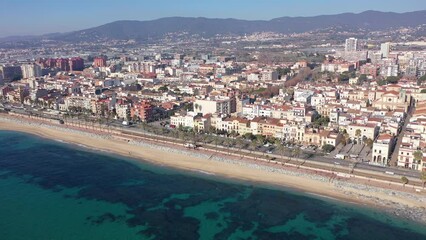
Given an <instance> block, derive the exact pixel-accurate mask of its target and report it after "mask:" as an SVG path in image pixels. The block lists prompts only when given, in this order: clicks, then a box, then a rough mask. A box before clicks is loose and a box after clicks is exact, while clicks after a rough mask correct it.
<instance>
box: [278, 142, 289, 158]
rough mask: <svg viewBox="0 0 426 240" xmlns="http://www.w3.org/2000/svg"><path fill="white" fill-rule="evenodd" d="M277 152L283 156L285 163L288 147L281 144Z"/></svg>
mask: <svg viewBox="0 0 426 240" xmlns="http://www.w3.org/2000/svg"><path fill="white" fill-rule="evenodd" d="M277 150H278V152H279V153H280V155H281V160H282V162H284V153H285V151H286V150H287V149H286V147H284V145H282V144H279V145H277Z"/></svg>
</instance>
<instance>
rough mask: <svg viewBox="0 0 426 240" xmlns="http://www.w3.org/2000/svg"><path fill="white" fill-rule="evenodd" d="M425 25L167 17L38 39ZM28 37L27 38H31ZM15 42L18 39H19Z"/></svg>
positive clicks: (415, 15) (386, 19) (364, 17)
mask: <svg viewBox="0 0 426 240" xmlns="http://www.w3.org/2000/svg"><path fill="white" fill-rule="evenodd" d="M422 24H426V10H422V11H416V12H407V13H393V12H378V11H366V12H362V13H358V14H355V13H342V14H336V15H322V16H315V17H281V18H275V19H271V20H238V19H232V18H230V19H215V18H202V17H198V18H195V17H168V18H161V19H157V20H150V21H128V20H123V21H115V22H111V23H107V24H104V25H101V26H98V27H93V28H88V29H84V30H79V31H73V32H68V33H55V34H46V35H43V36H38V37H41V38H43V39H51V40H59V41H73V42H79V41H93V40H97V39H116V40H129V39H134V40H138V41H144V40H148V39H156V38H161V37H164V36H165V35H167V34H170V33H182V32H185V33H188V34H198V35H200V36H203V37H212V36H215V35H217V34H221V35H223V34H232V35H244V34H251V33H254V32H276V33H284V34H288V33H303V32H308V31H315V30H321V29H326V28H340V29H347V30H350V31H356V30H357V29H362V30H367V31H380V30H390V29H394V28H400V27H416V26H419V25H422ZM26 38H27V39H28V37H26ZM4 39H6V38H4ZM4 39H3V40H4ZM9 39H10V37H9ZM12 39H13V40H16V39H17V37H13V38H12Z"/></svg>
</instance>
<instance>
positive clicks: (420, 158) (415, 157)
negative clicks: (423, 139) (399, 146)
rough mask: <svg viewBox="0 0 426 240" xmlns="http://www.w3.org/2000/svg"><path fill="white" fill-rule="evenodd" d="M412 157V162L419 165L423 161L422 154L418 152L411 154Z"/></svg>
mask: <svg viewBox="0 0 426 240" xmlns="http://www.w3.org/2000/svg"><path fill="white" fill-rule="evenodd" d="M413 157H414V160H416V163H417V164H420V162H421V161H422V159H423V152H422V151H420V150H417V151H415V152H414V153H413Z"/></svg>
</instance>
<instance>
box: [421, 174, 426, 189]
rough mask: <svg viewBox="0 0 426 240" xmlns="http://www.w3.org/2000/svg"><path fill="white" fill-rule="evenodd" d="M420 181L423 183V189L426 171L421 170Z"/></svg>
mask: <svg viewBox="0 0 426 240" xmlns="http://www.w3.org/2000/svg"><path fill="white" fill-rule="evenodd" d="M420 180H422V182H423V188H425V184H426V170H423V171H422V174H420Z"/></svg>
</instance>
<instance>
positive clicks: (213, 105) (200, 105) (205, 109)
mask: <svg viewBox="0 0 426 240" xmlns="http://www.w3.org/2000/svg"><path fill="white" fill-rule="evenodd" d="M233 103H234V104H235V101H234V99H232V98H229V97H215V98H210V97H209V98H206V99H197V100H195V103H194V112H195V113H196V114H198V113H201V114H202V115H206V114H213V113H220V114H231V113H232V112H233V109H232V107H233V106H232V105H233Z"/></svg>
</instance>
